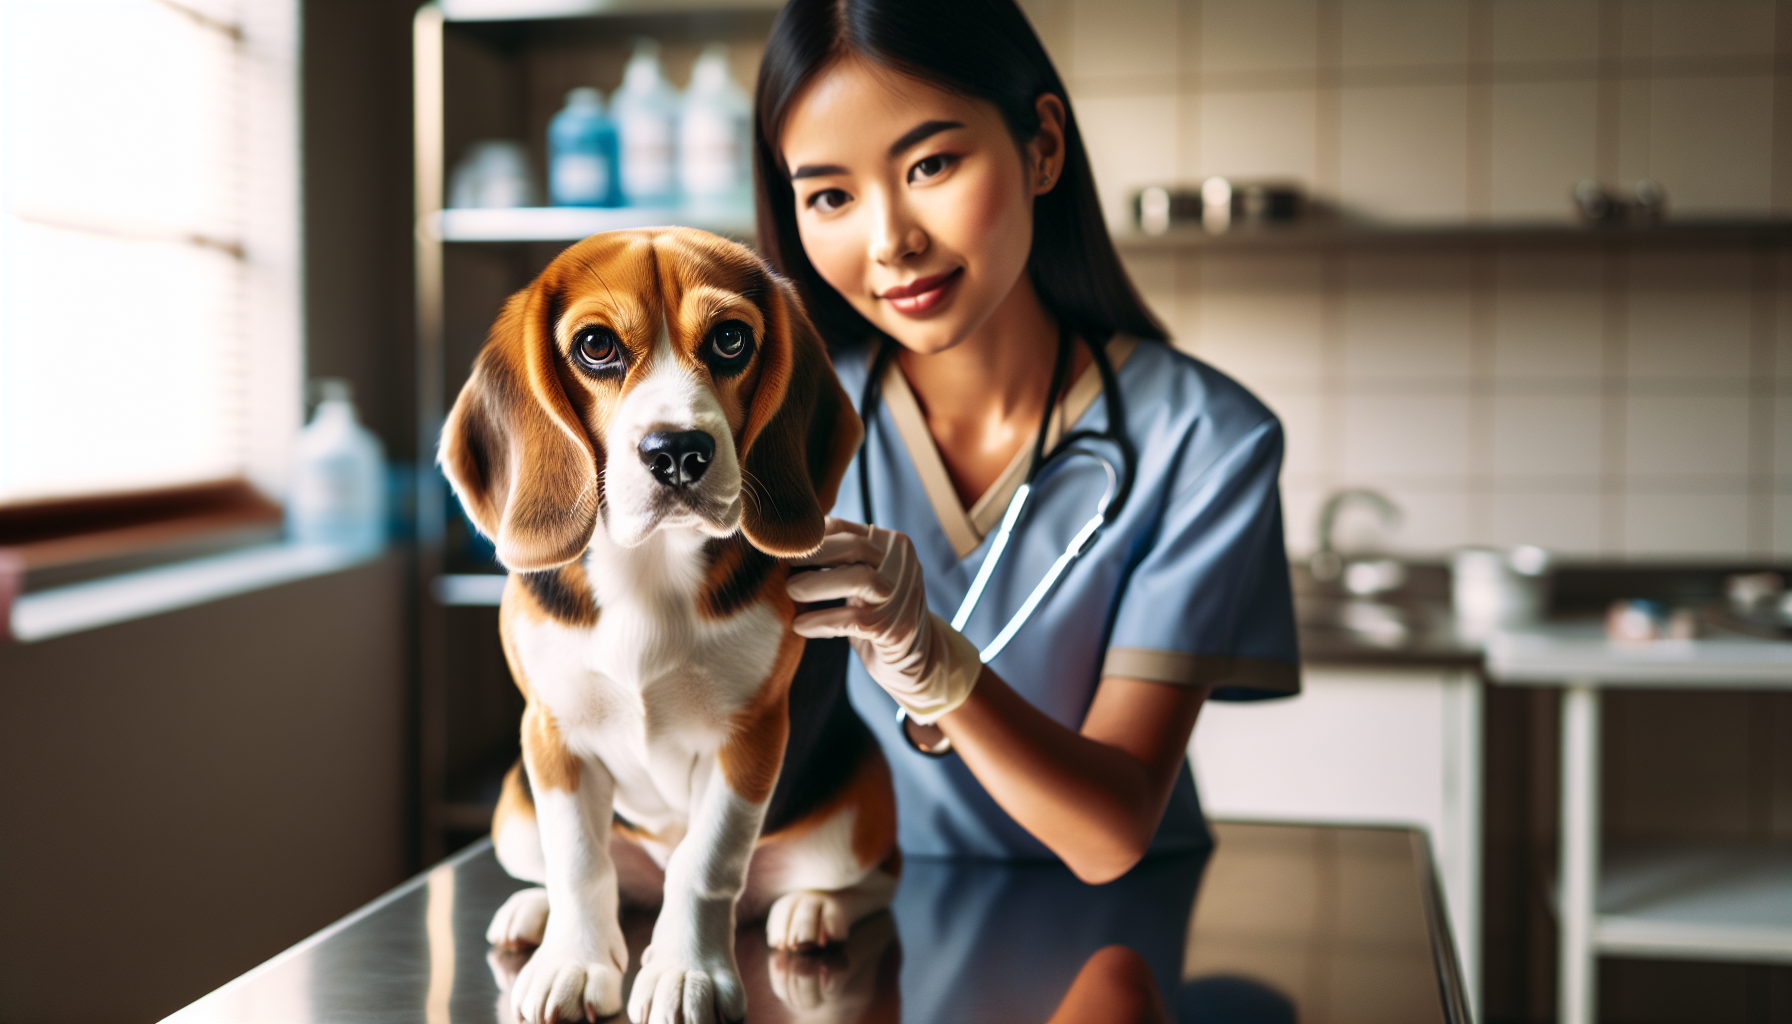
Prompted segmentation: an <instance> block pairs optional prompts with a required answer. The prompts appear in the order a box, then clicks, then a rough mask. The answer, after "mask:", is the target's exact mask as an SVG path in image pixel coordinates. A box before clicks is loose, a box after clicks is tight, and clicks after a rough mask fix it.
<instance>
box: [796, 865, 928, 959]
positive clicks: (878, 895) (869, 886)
mask: <svg viewBox="0 0 1792 1024" xmlns="http://www.w3.org/2000/svg"><path fill="white" fill-rule="evenodd" d="M895 895H896V876H895V875H893V874H891V873H890V872H887V871H884V870H883V869H882V868H879V869H877V870H875V871H873V872H871V873H870V874H868V875H866V876H865V877H864V878H863V879H861V880H860V881H859V882H858V884H856V885H851V886H848V887H846V888H844V889H833V890H828V891H817V890H813V889H803V890H798V891H796V892H787V893H785V894H784V895H782V896H780V897H778V901H777V902H776V903H773V904H772V909H771V910H770V911H769V912H768V913H767V914H766V915H765V941H766V944H767V945H769V946H771V947H772V948H773V949H807V948H810V947H814V946H827V945H832V944H833V943H836V942H845V941H846V937H847V936H848V935H849V934H851V932H852V926H853V925H854V924H855V923H857V922H858V920H859V919H860V918H863V917H865V916H866V915H868V914H870V913H872V912H873V911H877V910H882V909H883V908H885V907H887V906H889V905H890V899H891V897H893V896H895Z"/></svg>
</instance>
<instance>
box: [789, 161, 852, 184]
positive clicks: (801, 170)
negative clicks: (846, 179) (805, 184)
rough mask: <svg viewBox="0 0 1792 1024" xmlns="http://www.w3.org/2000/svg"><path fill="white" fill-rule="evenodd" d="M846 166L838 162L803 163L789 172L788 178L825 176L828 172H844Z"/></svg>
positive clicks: (792, 179) (793, 179)
mask: <svg viewBox="0 0 1792 1024" xmlns="http://www.w3.org/2000/svg"><path fill="white" fill-rule="evenodd" d="M845 173H846V168H844V167H841V166H840V165H839V164H804V165H803V166H801V167H798V168H797V169H796V170H794V171H791V172H790V180H791V181H795V180H797V179H798V178H825V177H827V176H828V175H830V174H845Z"/></svg>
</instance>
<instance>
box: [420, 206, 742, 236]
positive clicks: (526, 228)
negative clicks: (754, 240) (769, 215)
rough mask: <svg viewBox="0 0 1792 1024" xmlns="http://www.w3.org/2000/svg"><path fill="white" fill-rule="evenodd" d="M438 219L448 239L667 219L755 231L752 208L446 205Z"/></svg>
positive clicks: (580, 232) (723, 230)
mask: <svg viewBox="0 0 1792 1024" xmlns="http://www.w3.org/2000/svg"><path fill="white" fill-rule="evenodd" d="M436 223H437V233H438V236H439V237H440V238H441V240H442V241H444V242H576V241H578V240H579V239H581V238H585V237H587V236H590V235H595V234H597V233H599V232H602V231H626V230H629V229H631V228H648V227H661V226H665V225H678V226H681V227H692V228H700V229H702V230H704V231H710V232H714V233H715V234H718V235H725V236H727V237H729V238H736V239H746V238H751V237H752V235H753V217H752V214H751V213H750V212H749V211H744V210H733V211H727V210H719V211H702V210H690V209H675V208H671V207H649V206H618V207H613V208H606V207H590V206H526V207H517V208H513V209H466V210H443V211H442V212H441V214H440V215H439V219H438V220H437V222H436Z"/></svg>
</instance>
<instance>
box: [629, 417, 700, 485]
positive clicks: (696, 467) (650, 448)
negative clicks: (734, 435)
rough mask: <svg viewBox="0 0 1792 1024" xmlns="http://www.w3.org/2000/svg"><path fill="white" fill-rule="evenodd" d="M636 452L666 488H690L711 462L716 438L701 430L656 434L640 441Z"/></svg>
mask: <svg viewBox="0 0 1792 1024" xmlns="http://www.w3.org/2000/svg"><path fill="white" fill-rule="evenodd" d="M638 451H639V452H640V455H641V463H642V464H643V465H645V466H646V467H647V471H648V472H649V473H652V474H653V478H654V479H655V480H658V481H659V482H660V483H661V484H663V485H665V486H667V487H672V488H683V487H690V486H692V485H693V484H695V483H696V482H697V481H699V480H701V479H703V474H704V473H705V472H706V471H707V470H708V469H709V464H710V463H711V462H713V461H715V457H716V439H715V438H713V437H711V436H709V434H707V433H705V432H704V431H701V430H679V431H656V432H654V433H651V434H648V435H647V436H646V437H643V438H642V439H641V445H640V447H639V449H638Z"/></svg>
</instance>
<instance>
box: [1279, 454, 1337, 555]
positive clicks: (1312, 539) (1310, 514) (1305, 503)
mask: <svg viewBox="0 0 1792 1024" xmlns="http://www.w3.org/2000/svg"><path fill="white" fill-rule="evenodd" d="M1330 494H1331V490H1330V489H1329V487H1328V486H1327V485H1326V484H1325V483H1324V482H1323V481H1320V480H1317V479H1305V480H1303V479H1298V478H1296V477H1294V476H1293V475H1292V474H1290V473H1289V472H1287V471H1286V470H1283V472H1282V535H1283V536H1284V537H1285V538H1287V541H1288V553H1289V556H1290V557H1291V558H1293V559H1304V558H1307V557H1309V556H1310V555H1311V554H1312V553H1313V552H1314V551H1316V550H1318V548H1319V541H1318V539H1317V538H1318V536H1319V510H1320V508H1322V507H1323V506H1324V505H1325V499H1326V497H1327V496H1328V495H1330Z"/></svg>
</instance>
